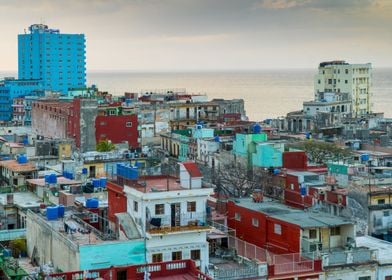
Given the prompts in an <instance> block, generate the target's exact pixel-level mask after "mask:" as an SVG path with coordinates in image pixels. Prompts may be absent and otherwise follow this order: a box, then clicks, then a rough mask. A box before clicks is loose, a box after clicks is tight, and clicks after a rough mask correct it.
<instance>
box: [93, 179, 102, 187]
mask: <svg viewBox="0 0 392 280" xmlns="http://www.w3.org/2000/svg"><path fill="white" fill-rule="evenodd" d="M91 181H92V183H93V187H94V188H99V187H100V183H99V179H96V178H94V179H92V180H91Z"/></svg>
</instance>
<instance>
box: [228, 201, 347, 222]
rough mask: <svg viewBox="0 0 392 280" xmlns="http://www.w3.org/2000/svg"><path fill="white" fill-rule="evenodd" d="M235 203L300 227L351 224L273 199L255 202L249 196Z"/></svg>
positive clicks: (345, 220)
mask: <svg viewBox="0 0 392 280" xmlns="http://www.w3.org/2000/svg"><path fill="white" fill-rule="evenodd" d="M235 203H236V204H237V205H238V206H241V207H244V208H247V209H250V210H253V211H258V212H261V213H264V214H265V215H266V216H270V217H273V218H276V219H278V220H282V221H285V222H288V223H291V224H295V225H298V226H299V227H301V228H323V227H334V226H340V225H348V224H353V222H351V221H350V220H348V219H344V218H342V217H337V216H333V215H330V214H328V213H324V212H318V211H303V210H300V209H296V208H291V207H288V206H286V205H284V204H282V203H278V202H275V201H264V202H261V203H256V202H253V200H252V199H251V198H242V199H237V200H236V201H235Z"/></svg>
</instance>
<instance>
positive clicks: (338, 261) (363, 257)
mask: <svg viewBox="0 0 392 280" xmlns="http://www.w3.org/2000/svg"><path fill="white" fill-rule="evenodd" d="M376 259H377V250H370V249H367V248H354V249H352V250H349V251H335V252H334V251H332V252H328V253H326V254H324V255H323V266H334V265H342V264H352V263H367V262H372V261H375V260H376Z"/></svg>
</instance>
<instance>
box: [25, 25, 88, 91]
mask: <svg viewBox="0 0 392 280" xmlns="http://www.w3.org/2000/svg"><path fill="white" fill-rule="evenodd" d="M85 49H86V44H85V38H84V34H62V33H60V30H58V29H49V28H48V26H47V25H44V24H33V25H31V26H30V27H29V33H27V34H19V35H18V78H19V79H41V80H42V81H43V82H44V89H45V90H51V91H60V92H61V93H63V94H66V93H67V91H68V89H70V88H84V87H85V86H86V51H85Z"/></svg>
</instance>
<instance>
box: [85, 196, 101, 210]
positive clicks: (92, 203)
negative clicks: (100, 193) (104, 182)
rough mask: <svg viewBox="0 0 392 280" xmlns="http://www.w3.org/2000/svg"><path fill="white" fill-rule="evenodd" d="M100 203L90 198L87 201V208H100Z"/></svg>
mask: <svg viewBox="0 0 392 280" xmlns="http://www.w3.org/2000/svg"><path fill="white" fill-rule="evenodd" d="M98 206H99V201H98V199H96V198H88V199H87V200H86V207H87V208H98Z"/></svg>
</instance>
